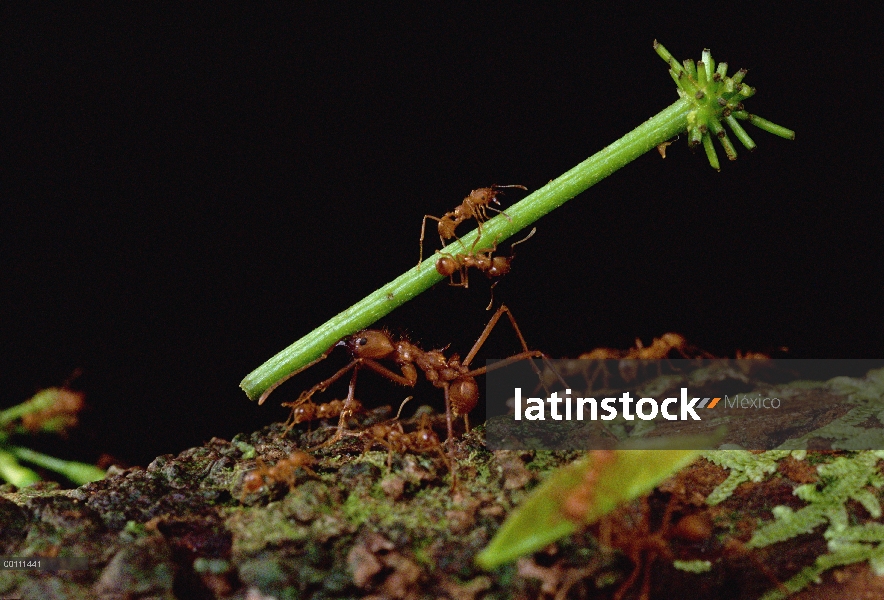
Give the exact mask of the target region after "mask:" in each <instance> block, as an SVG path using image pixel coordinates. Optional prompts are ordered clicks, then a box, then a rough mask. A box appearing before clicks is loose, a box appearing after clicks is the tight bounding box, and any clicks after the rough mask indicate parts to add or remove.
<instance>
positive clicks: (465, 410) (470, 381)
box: [448, 377, 479, 417]
mask: <svg viewBox="0 0 884 600" xmlns="http://www.w3.org/2000/svg"><path fill="white" fill-rule="evenodd" d="M448 397H449V398H450V399H451V410H452V412H453V413H454V416H456V417H457V416H460V415H466V414H469V413H470V411H471V410H473V409H474V408H476V404H478V403H479V385H478V384H477V383H476V380H475V379H474V378H472V377H462V378H460V379H457V380H455V381H454V382H453V383H452V384H451V387H450V389H449V391H448Z"/></svg>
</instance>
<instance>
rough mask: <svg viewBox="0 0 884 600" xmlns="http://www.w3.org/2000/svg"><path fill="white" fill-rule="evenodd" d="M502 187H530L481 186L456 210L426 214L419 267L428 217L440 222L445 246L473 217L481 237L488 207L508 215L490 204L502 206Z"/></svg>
mask: <svg viewBox="0 0 884 600" xmlns="http://www.w3.org/2000/svg"><path fill="white" fill-rule="evenodd" d="M502 188H519V189H521V190H527V189H528V188H526V187H525V186H524V185H492V186H491V187H485V188H479V189H477V190H473V191H472V192H470V194H469V195H468V196H467V197H466V198H464V199H463V202H461V203H460V204H459V205H458V206H457V207H455V209H454V210H452V211H449V212H447V213H445V214H444V215H442V217H441V218H440V217H434V216H433V215H424V220H423V222H422V223H421V241H420V246H421V251H420V257H419V258H418V260H417V266H418V268H420V265H421V263H422V262H423V260H424V234H425V233H426V229H427V219H433V220H434V221H437V222H438V225H437V226H436V229H437V230H438V232H439V239H440V240H442V246H443V247H445V246H446V245H447V244H446V240H450V239H451V238H454V237H457V234H456V233H454V230H455V229H456V228H457V226H458V225H460V224H461V223H463V222H464V221H467V220H469V219H472V218H473V217H475V219H476V223H477V225H478V228H479V237H481V236H482V223H484V222H485V221H487V220H488V209H491V210H493V211H495V212H499V213H502V214H504V215H506V213H505V212H502V211H499V210H497V209H496V208H492V207H490V206H488V205H489V204H490V203H491V202H494V203H495V204H497V205H498V206H500V200H498V199H497V196H498V195H499V194H502V193H503V192H501V191H499V190H500V189H502ZM458 239H460V238H458ZM477 239H478V238H477Z"/></svg>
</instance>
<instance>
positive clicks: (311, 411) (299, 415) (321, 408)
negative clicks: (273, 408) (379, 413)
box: [282, 398, 362, 433]
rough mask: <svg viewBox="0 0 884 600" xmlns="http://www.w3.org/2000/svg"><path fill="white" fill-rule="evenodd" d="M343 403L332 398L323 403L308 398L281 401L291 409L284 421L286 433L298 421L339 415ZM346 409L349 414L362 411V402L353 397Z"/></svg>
mask: <svg viewBox="0 0 884 600" xmlns="http://www.w3.org/2000/svg"><path fill="white" fill-rule="evenodd" d="M344 404H345V401H344V400H332V401H331V402H326V403H324V404H314V403H313V402H312V401H311V400H310V399H309V398H306V399H304V400H301V399H299V400H296V401H295V402H283V403H282V405H283V406H285V407H289V408H291V409H292V414H291V415H289V418H288V420H287V421H286V422H285V427H286V428H285V431H286V433H288V432H289V431H290V430H291V429H292V427H294V426H295V425H297V424H299V423H304V422H309V421H314V420H316V421H321V420H323V419H333V418H335V417H339V416H340V415H341V413H342V412H343V411H344ZM348 410H349V411H350V413H351V414H355V413H359V412H362V403H361V402H359V400H357V399H356V398H353V399H351V401H350V407H349V408H348ZM345 416H346V415H345Z"/></svg>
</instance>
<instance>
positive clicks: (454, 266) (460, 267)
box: [436, 227, 537, 288]
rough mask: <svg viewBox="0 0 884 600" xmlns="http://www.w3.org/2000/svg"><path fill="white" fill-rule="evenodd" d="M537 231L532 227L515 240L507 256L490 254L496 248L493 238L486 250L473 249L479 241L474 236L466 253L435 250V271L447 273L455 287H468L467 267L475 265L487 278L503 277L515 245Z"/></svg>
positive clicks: (511, 260)
mask: <svg viewBox="0 0 884 600" xmlns="http://www.w3.org/2000/svg"><path fill="white" fill-rule="evenodd" d="M535 233H537V228H536V227H535V228H533V229H532V230H531V233H529V234H528V235H527V236H525V237H524V238H522V239H521V240H519V241H518V242H515V243H514V244H513V245H512V246H510V255H509V256H491V254H492V253H493V252H494V251H495V250H497V240H494V244H493V245H492V246H491V248H488V249H487V250H480V251H479V252H476V251H475V247H476V243H477V242H478V241H479V238H476V241H475V242H473V247H472V248H470V252H469V253H468V254H449V253H447V252H440V251H439V250H437V251H436V253H437V254H439V255H440V256H439V259H438V260H437V261H436V271H438V272H439V274H440V275H447V276H448V277H449V279H451V284H450V285H453V286H455V287H464V288H468V287H470V280H469V276H468V273H467V271H468V269H470V268H472V267H475V268H476V269H478V270H479V271H481V272H483V273H485V276H486V277H488V279H492V278H494V277H503V276H504V275H506V274H507V273H509V272H510V265H511V264H512V262H513V258H515V256H516V253H515V250H514V249H515V247H516V246H518V245H519V244H521V243H522V242H524V241H527V240H528V239H529V238H531V236H533V235H534V234H535ZM455 273H460V281H459V282H457V283H455V281H454V274H455Z"/></svg>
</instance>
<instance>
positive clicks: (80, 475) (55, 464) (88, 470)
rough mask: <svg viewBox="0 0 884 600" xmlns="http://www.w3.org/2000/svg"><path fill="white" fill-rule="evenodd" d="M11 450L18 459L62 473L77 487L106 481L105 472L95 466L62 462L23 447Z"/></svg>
mask: <svg viewBox="0 0 884 600" xmlns="http://www.w3.org/2000/svg"><path fill="white" fill-rule="evenodd" d="M9 450H10V451H11V452H12V453H13V454H14V455H15V457H16V458H19V459H21V460H26V461H28V462H30V463H34V464H35V465H37V466H39V467H43V468H44V469H49V470H50V471H55V472H56V473H60V474H62V475H64V476H65V477H67V478H68V479H70V480H71V481H73V482H74V483H76V484H77V485H83V484H86V483H89V482H90V481H99V480H101V479H104V475H105V472H104V471H102V470H101V469H99V468H98V467H96V466H94V465H88V464H86V463H81V462H75V461H72V460H62V459H60V458H55V457H54V456H49V455H47V454H43V453H41V452H36V451H34V450H31V449H30V448H22V447H21V446H12V447H10V448H9Z"/></svg>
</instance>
